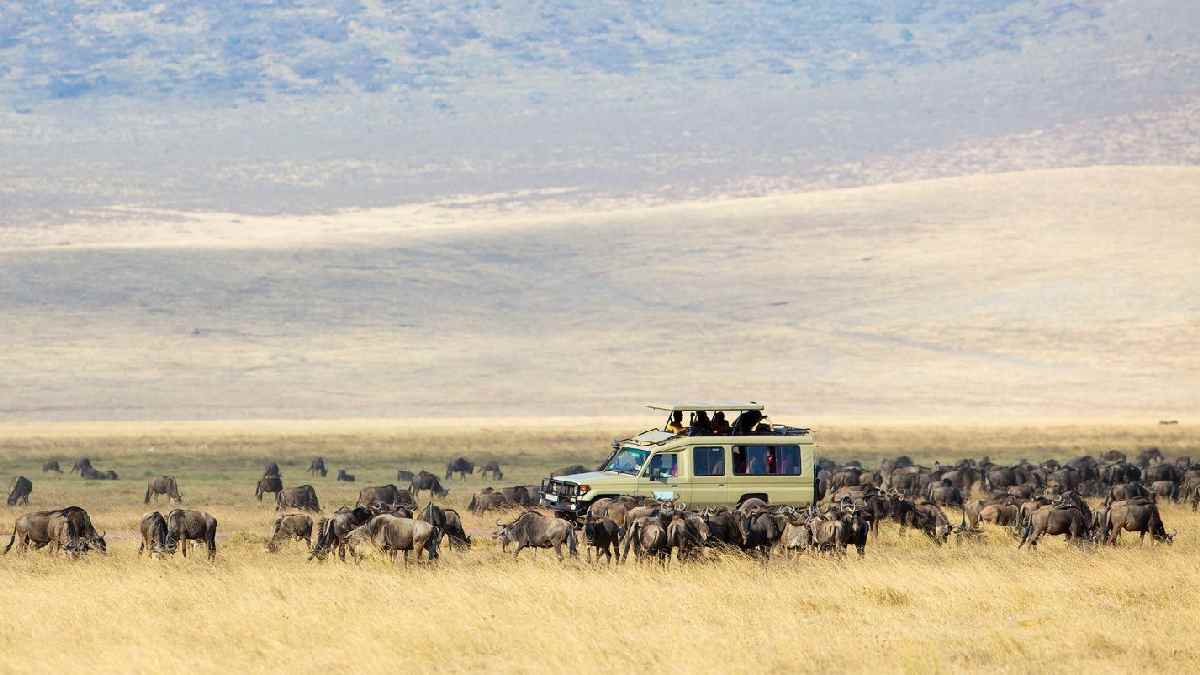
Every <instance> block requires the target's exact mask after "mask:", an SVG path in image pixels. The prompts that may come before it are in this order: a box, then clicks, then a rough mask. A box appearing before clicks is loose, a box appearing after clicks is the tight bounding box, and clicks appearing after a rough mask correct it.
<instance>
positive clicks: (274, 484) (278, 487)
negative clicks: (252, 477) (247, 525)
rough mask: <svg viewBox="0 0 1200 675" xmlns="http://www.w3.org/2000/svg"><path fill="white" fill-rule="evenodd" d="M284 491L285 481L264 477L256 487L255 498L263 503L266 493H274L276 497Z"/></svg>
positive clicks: (275, 477) (274, 477) (277, 477)
mask: <svg viewBox="0 0 1200 675" xmlns="http://www.w3.org/2000/svg"><path fill="white" fill-rule="evenodd" d="M282 491H283V480H282V479H280V478H279V476H263V477H262V478H259V479H258V485H256V486H254V496H255V497H258V501H260V502H261V501H262V497H263V493H264V492H274V493H275V496H277V497H278V496H279V493H280V492H282Z"/></svg>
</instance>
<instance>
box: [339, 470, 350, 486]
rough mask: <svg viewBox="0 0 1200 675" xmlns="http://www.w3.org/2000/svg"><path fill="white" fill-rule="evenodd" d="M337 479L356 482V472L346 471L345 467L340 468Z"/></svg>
mask: <svg viewBox="0 0 1200 675" xmlns="http://www.w3.org/2000/svg"><path fill="white" fill-rule="evenodd" d="M337 479H338V480H340V481H343V482H345V483H353V482H354V474H352V473H346V470H345V469H338V472H337Z"/></svg>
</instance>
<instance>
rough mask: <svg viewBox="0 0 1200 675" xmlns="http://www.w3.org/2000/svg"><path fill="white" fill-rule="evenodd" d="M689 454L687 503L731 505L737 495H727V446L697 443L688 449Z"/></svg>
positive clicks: (728, 468) (728, 467) (728, 466)
mask: <svg viewBox="0 0 1200 675" xmlns="http://www.w3.org/2000/svg"><path fill="white" fill-rule="evenodd" d="M688 454H690V455H691V457H690V458H689V459H691V472H690V473H691V488H692V498H691V499H690V500H689V501H688V503H689V504H695V505H696V506H721V505H732V504H733V503H734V501H735V500H736V499H737V495H733V496H730V495H729V492H730V490H729V485H728V483H729V478H728V477H729V471H730V465H729V447H728V446H724V445H697V446H694V447H692V448H690V449H689V451H688Z"/></svg>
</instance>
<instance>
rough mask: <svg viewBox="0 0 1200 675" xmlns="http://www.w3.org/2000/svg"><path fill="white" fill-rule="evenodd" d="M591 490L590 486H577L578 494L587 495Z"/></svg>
mask: <svg viewBox="0 0 1200 675" xmlns="http://www.w3.org/2000/svg"><path fill="white" fill-rule="evenodd" d="M591 489H592V486H591V485H580V486H579V494H581V495H586V494H587V493H588V491H590V490H591Z"/></svg>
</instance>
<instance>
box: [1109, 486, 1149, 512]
mask: <svg viewBox="0 0 1200 675" xmlns="http://www.w3.org/2000/svg"><path fill="white" fill-rule="evenodd" d="M1150 496H1151V494H1150V490H1148V489H1146V486H1145V485H1142V483H1141V481H1132V482H1129V483H1122V484H1119V485H1114V486H1112V487H1111V488H1109V489H1108V495H1107V496H1106V497H1105V498H1104V505H1105V506H1108V505H1109V504H1112V503H1113V502H1121V501H1125V500H1126V499H1135V498H1137V497H1150Z"/></svg>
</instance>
